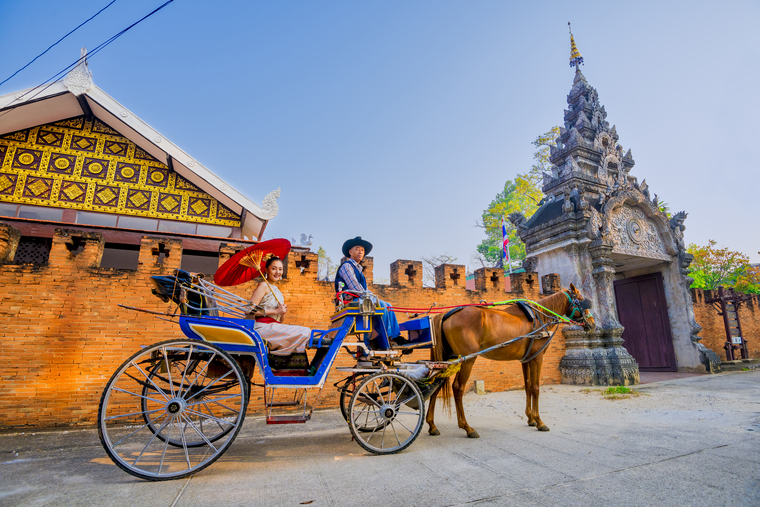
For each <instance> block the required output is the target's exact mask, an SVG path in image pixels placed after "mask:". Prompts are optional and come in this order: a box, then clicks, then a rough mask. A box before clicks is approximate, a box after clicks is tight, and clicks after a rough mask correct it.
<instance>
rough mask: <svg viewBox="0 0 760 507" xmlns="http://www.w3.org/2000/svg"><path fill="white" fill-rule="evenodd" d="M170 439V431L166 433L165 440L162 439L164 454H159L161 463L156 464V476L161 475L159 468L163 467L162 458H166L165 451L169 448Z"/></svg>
mask: <svg viewBox="0 0 760 507" xmlns="http://www.w3.org/2000/svg"><path fill="white" fill-rule="evenodd" d="M172 419H173V418H172ZM170 437H171V430H169V433H167V435H166V438H165V439H164V452H163V453H162V454H161V462H160V463H159V464H158V475H161V468H162V467H163V466H164V458H166V449H167V448H168V447H169V438H170Z"/></svg>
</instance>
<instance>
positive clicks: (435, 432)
mask: <svg viewBox="0 0 760 507" xmlns="http://www.w3.org/2000/svg"><path fill="white" fill-rule="evenodd" d="M428 433H429V434H430V435H431V436H434V437H437V436H438V435H440V434H441V432H440V431H438V428H436V429H434V430H430V431H428Z"/></svg>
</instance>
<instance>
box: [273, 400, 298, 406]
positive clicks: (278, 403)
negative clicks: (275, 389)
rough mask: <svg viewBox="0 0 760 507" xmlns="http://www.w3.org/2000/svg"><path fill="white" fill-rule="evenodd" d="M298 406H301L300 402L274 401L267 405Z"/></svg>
mask: <svg viewBox="0 0 760 507" xmlns="http://www.w3.org/2000/svg"><path fill="white" fill-rule="evenodd" d="M297 405H301V402H300V401H273V402H272V403H267V406H268V407H295V406H297Z"/></svg>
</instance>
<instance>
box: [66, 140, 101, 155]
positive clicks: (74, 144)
mask: <svg viewBox="0 0 760 507" xmlns="http://www.w3.org/2000/svg"><path fill="white" fill-rule="evenodd" d="M97 147H98V140H97V139H96V138H94V137H84V136H72V137H71V149H72V150H78V151H87V152H90V153H94V152H95V149H96V148H97Z"/></svg>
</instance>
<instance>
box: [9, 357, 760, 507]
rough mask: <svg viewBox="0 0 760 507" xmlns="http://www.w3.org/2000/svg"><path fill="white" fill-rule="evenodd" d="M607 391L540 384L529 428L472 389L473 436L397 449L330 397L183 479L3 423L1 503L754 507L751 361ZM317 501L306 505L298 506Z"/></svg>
mask: <svg viewBox="0 0 760 507" xmlns="http://www.w3.org/2000/svg"><path fill="white" fill-rule="evenodd" d="M637 389H638V391H639V392H640V393H642V394H643V395H642V396H638V397H633V398H628V399H618V400H612V401H611V400H607V399H604V398H603V397H602V396H601V394H600V393H599V391H597V390H587V389H586V390H584V389H582V388H580V387H574V386H567V385H556V386H545V387H543V388H542V392H541V416H542V418H543V420H544V422H546V423H547V424H548V425H549V426H550V427H551V431H550V432H548V433H542V432H538V431H536V430H535V429H534V428H530V427H528V426H527V425H526V422H525V415H524V413H523V411H524V407H525V397H524V394H523V392H522V391H510V392H506V393H492V394H487V395H485V396H477V395H475V394H470V395H468V396H467V397H466V398H465V407H466V410H467V414H468V421H469V423H470V425H471V426H473V427H474V428H476V429H477V430H478V432H479V433H480V436H481V438H480V439H468V438H466V437H465V434H464V432H463V431H462V430H459V429H458V428H457V427H456V419H453V420H448V419H447V418H446V417H445V416H444V415H443V414H442V413H440V409H439V413H438V417H437V421H436V422H437V424H438V426H439V428H440V430H441V433H442V434H441V436H438V437H431V436H429V435H427V432H426V430H423V433H422V434H421V435H420V437H419V438H418V439H417V441H415V442H414V444H412V446H411V447H410V448H409V449H407V450H406V451H405V452H403V453H401V454H398V455H392V456H373V455H369V454H366V453H365V452H363V450H362V449H361V448H360V447H359V446H358V445H357V444H356V443H355V442H352V441H351V437H350V433H349V431H348V429H347V428H346V424H345V422H344V421H343V420H342V418H341V416H340V414H339V413H338V412H337V411H336V410H328V411H322V412H318V413H316V414H315V416H314V419H313V420H312V421H309V422H308V423H306V424H303V425H290V426H267V425H265V424H264V423H263V421H262V419H261V418H254V417H251V418H248V419H247V420H246V422H245V424H244V426H243V429H242V431H241V433H240V435H239V436H238V438H237V440H236V441H235V443H234V444H233V445H232V447H231V448H230V449H229V450H228V451H227V453H226V454H225V455H224V456H222V457H221V458H220V459H219V460H218V461H217V462H216V463H214V464H213V465H211V467H209V468H207V469H206V470H204V471H202V472H200V473H198V474H197V475H195V476H193V477H192V478H190V479H184V480H178V481H170V482H144V481H140V480H138V479H136V478H134V477H132V476H131V475H128V474H126V473H124V472H122V471H121V470H120V469H119V468H117V467H116V466H115V465H114V464H113V463H112V462H111V461H110V460H109V459H108V457H107V456H106V454H105V452H104V451H103V449H102V447H101V446H100V442H99V441H98V436H97V432H96V431H94V430H78V431H59V432H50V433H39V432H36V433H29V432H25V433H17V434H5V435H0V504H2V505H28V506H43V505H45V506H54V505H86V506H92V505H117V506H121V505H124V506H126V505H138V506H141V505H146V506H148V505H149V506H173V505H177V506H194V505H198V506H204V507H208V506H215V505H224V506H229V505H256V506H268V505H273V506H274V505H293V506H297V505H300V504H307V505H312V506H356V505H361V506H382V507H388V506H397V505H404V506H406V505H418V506H425V507H432V506H450V505H476V504H477V505H521V506H534V505H535V506H549V505H584V506H588V505H657V506H662V505H705V506H707V505H710V506H713V505H748V506H757V505H760V371H751V372H735V373H727V374H719V375H702V376H696V377H687V378H681V379H677V380H669V381H664V382H655V383H650V384H646V385H642V386H639V387H638V388H637ZM308 502H311V503H308Z"/></svg>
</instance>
